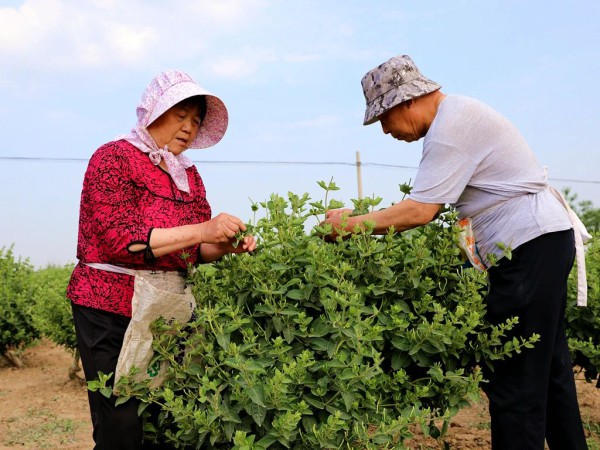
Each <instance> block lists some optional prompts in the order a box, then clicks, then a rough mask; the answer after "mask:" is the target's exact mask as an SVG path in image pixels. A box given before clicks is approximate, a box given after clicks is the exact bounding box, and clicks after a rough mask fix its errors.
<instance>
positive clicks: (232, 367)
mask: <svg viewBox="0 0 600 450" xmlns="http://www.w3.org/2000/svg"><path fill="white" fill-rule="evenodd" d="M319 185H320V186H321V187H322V188H323V189H324V190H325V201H313V200H311V199H310V198H309V195H308V194H304V195H296V194H294V193H288V194H287V196H285V197H284V196H280V195H275V194H273V195H271V197H270V198H269V199H268V200H266V201H264V202H260V203H252V210H253V212H254V213H255V214H256V213H257V212H258V211H259V210H262V212H263V215H262V217H261V218H259V219H254V220H253V221H252V222H251V223H249V224H248V225H249V226H248V228H249V229H250V230H251V232H252V233H253V234H254V235H255V236H256V237H257V239H258V242H259V246H258V249H257V250H256V252H254V254H252V255H250V254H239V255H230V256H226V257H224V258H223V259H222V260H221V261H219V262H216V263H213V264H206V265H200V266H198V267H195V268H193V270H191V271H190V283H191V284H192V286H193V291H194V295H195V297H196V301H197V309H196V311H195V314H194V318H193V320H192V321H191V322H190V323H187V324H179V325H176V326H175V327H173V326H167V325H165V324H164V323H162V322H161V321H160V320H159V321H157V322H156V323H155V324H154V332H155V340H154V348H155V361H154V362H161V363H162V364H163V366H166V371H167V378H166V381H165V382H164V384H163V385H162V386H161V387H160V388H158V389H149V388H148V386H147V383H145V382H134V381H133V380H132V379H130V378H128V377H124V378H122V379H121V382H120V392H121V398H120V399H119V401H120V402H122V401H127V400H128V399H129V398H130V397H132V396H135V397H137V398H139V399H140V400H141V402H142V403H141V408H140V412H142V413H143V414H146V415H147V420H146V425H145V432H146V435H147V437H148V438H149V439H154V440H156V441H158V442H168V443H169V444H170V445H172V446H175V447H178V448H197V449H202V448H223V449H225V448H228V449H229V448H231V449H240V450H241V449H267V448H269V449H280V448H293V449H315V448H319V449H322V448H364V449H366V448H372V449H375V448H377V449H385V448H400V449H401V448H404V444H403V443H404V441H405V440H406V439H407V438H409V437H410V436H411V430H414V426H419V427H420V428H421V429H422V431H423V432H424V433H425V434H426V435H431V436H434V437H436V436H439V435H440V434H442V433H443V432H444V431H445V428H446V427H447V425H448V422H449V421H450V419H451V418H452V417H453V416H454V415H455V414H456V413H457V412H458V410H459V409H460V408H462V407H464V406H466V405H468V404H469V402H470V401H474V400H476V399H477V398H478V396H479V392H480V385H481V383H482V382H483V381H484V380H483V377H482V373H481V370H480V367H481V365H482V364H493V362H494V361H495V360H498V359H501V358H506V357H510V355H512V354H513V353H514V352H520V351H526V350H525V349H526V348H527V347H531V346H532V345H533V343H534V342H535V340H536V339H537V336H535V335H534V336H524V337H522V338H511V339H507V338H505V335H506V333H507V331H509V330H511V329H512V328H513V326H514V325H515V323H516V322H517V320H518V319H517V318H514V319H511V320H509V321H507V322H506V323H504V324H501V325H499V326H492V325H491V324H489V323H487V322H486V321H485V318H484V316H485V305H484V296H485V290H486V279H485V274H482V273H480V272H477V271H476V270H474V269H469V268H466V267H465V266H464V264H463V261H462V260H461V257H460V251H459V249H458V247H457V245H456V233H457V229H456V228H455V226H454V220H455V215H454V214H453V213H452V212H450V211H447V212H445V213H443V214H441V215H440V217H439V218H438V219H436V220H435V221H434V222H432V223H430V224H429V225H427V226H424V227H420V228H418V229H414V230H412V231H409V232H404V233H396V232H394V230H390V231H389V232H388V233H387V234H385V235H383V236H371V235H370V231H371V230H370V229H369V224H366V225H365V226H366V229H365V230H362V231H361V230H358V229H357V230H355V232H354V233H350V234H349V235H347V236H344V237H343V238H342V237H340V238H338V239H337V240H336V242H332V243H331V242H326V241H325V239H324V235H326V234H327V233H328V232H330V231H331V230H330V229H328V226H323V225H321V223H322V220H323V219H324V214H325V212H326V210H327V209H329V208H339V207H341V206H343V205H342V203H341V202H339V201H336V200H329V194H330V193H331V192H333V191H335V190H337V186H336V185H335V183H333V182H329V183H325V182H320V183H319ZM380 202H381V199H379V198H366V199H362V200H355V201H353V203H354V205H353V206H354V209H355V211H356V212H365V211H368V210H369V209H373V208H376V207H378V206H379V204H380ZM96 388H101V386H96ZM150 405H152V407H151V408H148V407H149V406H150ZM150 409H154V410H158V411H159V413H158V414H154V415H149V414H148V411H149V410H150Z"/></svg>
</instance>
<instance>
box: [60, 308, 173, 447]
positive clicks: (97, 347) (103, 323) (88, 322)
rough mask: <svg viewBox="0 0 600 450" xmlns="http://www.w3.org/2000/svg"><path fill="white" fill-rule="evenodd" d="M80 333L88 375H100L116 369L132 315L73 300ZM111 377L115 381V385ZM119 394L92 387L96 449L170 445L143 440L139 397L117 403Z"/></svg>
mask: <svg viewBox="0 0 600 450" xmlns="http://www.w3.org/2000/svg"><path fill="white" fill-rule="evenodd" d="M71 305H72V308H73V319H74V322H75V331H76V333H77V345H78V347H79V353H80V355H81V363H82V366H83V371H84V373H85V378H86V380H88V381H91V380H94V379H97V378H98V372H99V371H100V372H102V373H105V374H109V373H111V372H112V373H114V371H115V369H116V367H117V360H118V359H119V353H120V351H121V346H122V344H123V336H124V335H125V331H126V330H127V326H128V325H129V318H128V317H124V316H120V315H117V314H112V313H109V312H106V311H101V310H98V309H92V308H86V307H83V306H79V305H75V304H73V303H72V304H71ZM112 380H114V376H113V378H111V385H112ZM116 399H117V397H115V396H112V397H111V398H106V397H104V396H103V395H102V394H101V393H100V392H92V391H88V400H89V403H90V412H91V414H92V424H93V427H94V432H93V436H94V442H95V443H96V445H95V447H94V449H95V450H137V449H152V448H166V447H165V446H158V447H157V446H155V445H153V444H151V443H143V442H142V441H143V432H142V426H143V423H142V419H141V418H140V417H139V416H138V413H137V410H138V406H139V401H137V400H135V399H129V400H128V401H127V402H125V403H123V404H121V405H118V406H115V401H116Z"/></svg>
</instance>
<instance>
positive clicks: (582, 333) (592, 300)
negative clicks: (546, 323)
mask: <svg viewBox="0 0 600 450" xmlns="http://www.w3.org/2000/svg"><path fill="white" fill-rule="evenodd" d="M599 238H600V234H598V233H596V234H595V235H594V236H593V239H592V240H591V241H590V242H589V244H588V246H587V252H586V257H585V261H586V272H587V283H588V306H587V307H585V308H580V307H578V306H577V304H576V303H577V270H576V269H575V268H573V270H571V274H570V275H569V294H568V298H567V311H566V320H567V322H566V331H567V337H568V338H569V348H570V350H571V357H572V358H573V362H574V363H575V364H576V365H578V366H580V367H581V369H582V370H583V372H584V374H585V377H586V379H587V380H588V381H592V380H596V379H598V373H599V372H600V242H598V240H599ZM596 386H598V387H600V379H598V381H597V384H596Z"/></svg>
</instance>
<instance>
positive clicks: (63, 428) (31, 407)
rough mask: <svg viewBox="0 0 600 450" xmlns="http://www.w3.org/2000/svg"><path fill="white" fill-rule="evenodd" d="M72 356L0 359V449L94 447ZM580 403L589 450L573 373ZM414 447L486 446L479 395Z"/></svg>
mask: <svg viewBox="0 0 600 450" xmlns="http://www.w3.org/2000/svg"><path fill="white" fill-rule="evenodd" d="M71 359H72V358H71V354H70V353H69V352H68V351H66V350H65V349H63V348H62V347H58V346H56V345H54V344H52V343H50V342H48V341H45V340H42V341H40V342H39V343H38V344H37V345H35V346H33V347H30V348H28V349H26V350H25V351H24V352H23V354H22V355H21V360H22V362H23V367H22V368H20V369H17V368H13V367H12V366H10V365H9V363H8V362H7V361H5V360H3V359H0V450H2V449H15V448H22V449H72V450H75V449H81V450H89V449H92V448H93V446H94V443H93V440H92V426H91V422H90V414H89V410H88V403H87V393H86V388H85V385H84V384H83V383H80V382H78V381H76V380H75V381H74V380H70V379H69V374H68V371H69V366H70V364H71ZM577 378H578V379H577V389H578V394H579V404H580V407H581V413H582V416H583V419H584V423H585V428H586V434H587V436H588V443H589V445H590V450H600V390H599V389H597V388H596V387H595V385H594V384H590V383H586V382H585V381H584V380H583V379H579V378H583V377H582V376H581V375H577ZM409 446H410V448H411V449H414V450H434V449H435V450H438V449H444V450H445V449H451V450H454V449H456V450H459V449H463V450H487V449H490V448H491V447H490V419H489V415H488V412H487V402H486V399H485V397H484V396H482V399H481V401H480V402H478V403H476V404H474V405H473V406H472V407H471V408H466V409H463V410H461V411H460V412H459V414H458V415H457V416H456V418H455V419H454V420H453V422H452V424H451V425H450V428H449V430H448V434H447V435H446V436H444V437H443V438H442V440H441V441H436V440H434V439H431V438H425V437H424V436H418V435H417V436H415V439H413V440H412V441H411V443H410V444H409Z"/></svg>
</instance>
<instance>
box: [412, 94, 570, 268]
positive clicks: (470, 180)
mask: <svg viewBox="0 0 600 450" xmlns="http://www.w3.org/2000/svg"><path fill="white" fill-rule="evenodd" d="M409 198H411V199H412V200H415V201H418V202H423V203H440V204H446V203H447V204H450V205H452V206H454V207H456V208H457V210H458V212H459V216H460V217H472V218H473V231H474V234H475V239H476V241H477V247H478V249H479V253H480V254H481V256H482V258H483V259H484V261H485V263H486V264H488V265H489V260H488V258H487V255H488V254H490V253H493V254H495V255H497V256H501V255H502V250H501V249H500V248H499V247H498V246H497V243H498V242H501V243H503V244H505V245H507V246H509V247H510V248H512V249H515V248H516V247H518V246H519V245H521V244H523V243H525V242H527V241H530V240H531V239H534V238H536V237H538V236H540V235H542V234H545V233H550V232H554V231H561V230H567V229H569V228H572V225H571V222H570V220H569V216H568V214H567V212H566V210H565V209H564V207H563V206H562V205H561V204H560V203H559V201H558V200H557V199H556V198H555V197H554V196H553V195H552V193H551V192H550V191H549V190H548V189H547V184H546V179H545V175H544V169H543V168H542V167H541V166H540V164H539V163H538V161H537V159H536V157H535V156H534V154H533V152H532V151H531V149H530V148H529V145H528V144H527V142H525V139H524V138H523V136H521V133H519V131H518V130H517V128H516V127H515V126H514V125H513V124H512V123H511V122H510V121H509V120H508V119H506V118H505V117H504V116H502V115H501V114H500V113H498V112H497V111H495V110H494V109H492V108H490V107H489V106H487V105H485V104H484V103H482V102H480V101H478V100H475V99H472V98H468V97H463V96H458V95H447V96H446V98H445V99H444V100H443V101H442V102H441V103H440V105H439V108H438V112H437V115H436V117H435V119H434V120H433V122H432V124H431V127H430V128H429V131H428V132H427V135H426V136H425V139H424V142H423V155H422V158H421V162H420V164H419V170H418V173H417V176H416V178H415V182H414V186H413V189H412V192H411V194H410V196H409Z"/></svg>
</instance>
